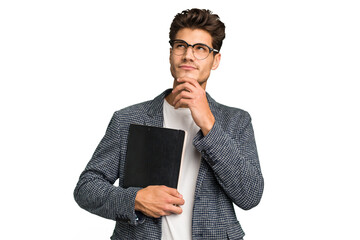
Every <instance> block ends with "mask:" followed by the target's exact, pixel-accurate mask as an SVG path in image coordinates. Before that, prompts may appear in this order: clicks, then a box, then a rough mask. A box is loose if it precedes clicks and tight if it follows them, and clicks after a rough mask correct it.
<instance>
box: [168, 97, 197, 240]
mask: <svg viewBox="0 0 360 240" xmlns="http://www.w3.org/2000/svg"><path fill="white" fill-rule="evenodd" d="M163 113H164V127H166V128H173V129H181V130H185V131H186V132H187V137H186V142H185V152H184V158H183V162H182V165H181V170H180V171H181V172H180V178H179V183H178V192H179V193H180V194H182V195H183V198H184V200H185V204H184V205H183V206H181V208H182V210H183V212H182V213H181V214H179V215H177V214H172V215H170V216H164V217H163V218H162V240H191V238H192V237H191V226H192V212H193V206H194V195H195V186H196V179H197V175H198V172H199V168H200V159H201V155H200V153H199V152H198V151H197V150H196V149H195V147H194V146H193V144H192V141H193V138H194V137H195V135H196V133H197V132H198V131H199V130H200V128H199V127H198V126H197V125H196V124H195V122H194V120H193V118H192V116H191V112H190V109H189V108H179V109H175V108H174V107H173V106H171V105H170V104H169V103H168V102H167V101H166V100H165V99H164V106H163Z"/></svg>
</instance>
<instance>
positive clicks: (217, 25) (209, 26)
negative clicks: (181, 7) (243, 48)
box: [169, 9, 225, 88]
mask: <svg viewBox="0 0 360 240" xmlns="http://www.w3.org/2000/svg"><path fill="white" fill-rule="evenodd" d="M169 37H170V40H175V39H177V40H183V41H185V42H186V43H187V44H190V45H193V44H197V43H201V44H205V45H207V46H209V47H210V48H213V49H216V50H217V51H218V52H216V51H211V53H210V54H209V56H208V57H207V58H205V59H198V58H196V57H195V56H194V54H193V48H192V47H187V50H186V51H185V52H184V54H183V55H175V54H174V51H173V49H172V48H171V49H170V65H171V66H170V70H171V74H172V75H173V77H174V79H176V78H179V77H191V78H195V79H197V80H198V82H199V83H200V85H202V86H203V87H204V88H205V86H206V81H207V79H208V77H209V76H210V72H211V70H215V69H216V68H217V67H218V65H219V63H220V58H221V54H220V53H219V51H220V49H221V46H222V41H223V40H224V38H225V25H224V23H223V22H221V21H220V19H219V16H218V15H216V14H213V13H212V12H211V11H209V10H205V9H190V10H185V11H182V12H181V13H179V14H177V15H176V16H175V18H174V20H173V22H172V23H171V26H170V33H169Z"/></svg>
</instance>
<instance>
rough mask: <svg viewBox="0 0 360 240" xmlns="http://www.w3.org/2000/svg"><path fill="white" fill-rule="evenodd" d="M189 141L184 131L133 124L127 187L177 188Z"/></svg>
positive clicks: (127, 161)
mask: <svg viewBox="0 0 360 240" xmlns="http://www.w3.org/2000/svg"><path fill="white" fill-rule="evenodd" d="M185 137H186V133H185V131H183V130H176V129H169V128H161V127H152V126H144V125H136V124H131V125H130V129H129V135H128V144H127V153H126V162H125V176H124V183H123V186H124V187H125V188H126V187H147V186H149V185H165V186H168V187H172V188H177V183H178V180H179V173H180V168H181V161H182V156H183V151H184V146H185V143H184V142H185Z"/></svg>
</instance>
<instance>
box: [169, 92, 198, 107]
mask: <svg viewBox="0 0 360 240" xmlns="http://www.w3.org/2000/svg"><path fill="white" fill-rule="evenodd" d="M192 98H193V94H192V93H189V92H186V91H182V92H181V93H179V94H178V95H176V96H175V98H174V101H173V105H174V106H175V105H176V103H177V102H178V101H179V100H180V99H192Z"/></svg>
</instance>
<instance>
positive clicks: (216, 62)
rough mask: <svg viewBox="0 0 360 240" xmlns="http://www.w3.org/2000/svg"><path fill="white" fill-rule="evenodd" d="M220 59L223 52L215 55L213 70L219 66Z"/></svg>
mask: <svg viewBox="0 0 360 240" xmlns="http://www.w3.org/2000/svg"><path fill="white" fill-rule="evenodd" d="M220 60H221V53H218V54H216V55H215V57H214V61H213V65H212V67H211V69H212V70H215V69H217V68H218V66H219V64H220Z"/></svg>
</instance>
